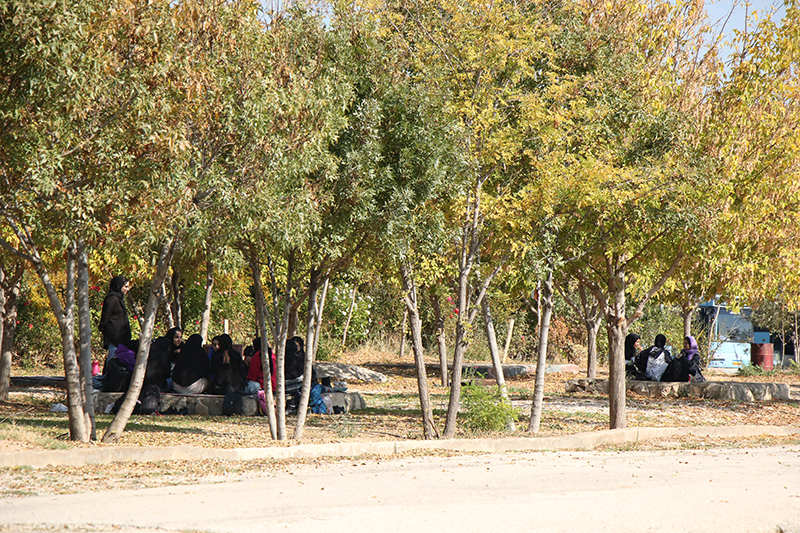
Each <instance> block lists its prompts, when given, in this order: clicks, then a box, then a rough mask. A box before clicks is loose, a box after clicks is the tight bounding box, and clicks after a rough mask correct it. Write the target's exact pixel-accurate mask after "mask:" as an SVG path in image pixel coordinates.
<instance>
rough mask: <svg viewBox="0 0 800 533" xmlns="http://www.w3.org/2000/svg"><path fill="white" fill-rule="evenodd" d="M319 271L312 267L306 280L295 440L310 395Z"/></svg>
mask: <svg viewBox="0 0 800 533" xmlns="http://www.w3.org/2000/svg"><path fill="white" fill-rule="evenodd" d="M319 276H320V271H319V270H316V269H313V270H312V271H311V276H310V279H309V280H308V314H307V315H306V342H305V344H306V359H305V361H304V365H303V388H302V389H301V391H300V405H299V406H298V407H297V420H296V422H295V426H294V435H293V436H292V438H293V439H295V440H300V439H301V438H303V429H304V427H305V423H306V414H307V413H308V398H309V396H310V395H311V373H312V372H313V368H314V350H313V346H314V331H315V330H316V323H317V305H316V303H317V289H318V287H319V285H320V279H319Z"/></svg>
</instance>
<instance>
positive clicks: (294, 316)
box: [286, 304, 300, 339]
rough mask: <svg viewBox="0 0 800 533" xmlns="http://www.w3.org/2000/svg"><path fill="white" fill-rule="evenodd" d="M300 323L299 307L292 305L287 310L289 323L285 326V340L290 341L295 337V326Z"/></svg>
mask: <svg viewBox="0 0 800 533" xmlns="http://www.w3.org/2000/svg"><path fill="white" fill-rule="evenodd" d="M299 323H300V306H299V304H298V305H292V307H291V308H290V309H289V323H288V325H287V326H286V327H287V329H286V338H287V339H291V338H292V337H294V336H295V335H297V324H299Z"/></svg>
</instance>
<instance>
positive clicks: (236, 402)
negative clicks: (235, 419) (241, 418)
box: [222, 392, 242, 416]
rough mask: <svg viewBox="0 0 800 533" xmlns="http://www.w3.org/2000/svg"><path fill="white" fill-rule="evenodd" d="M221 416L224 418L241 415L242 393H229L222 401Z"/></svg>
mask: <svg viewBox="0 0 800 533" xmlns="http://www.w3.org/2000/svg"><path fill="white" fill-rule="evenodd" d="M222 414H223V415H226V416H230V415H240V414H242V393H241V392H229V393H227V394H226V395H225V398H224V399H223V400H222Z"/></svg>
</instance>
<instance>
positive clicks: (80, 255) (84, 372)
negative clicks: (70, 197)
mask: <svg viewBox="0 0 800 533" xmlns="http://www.w3.org/2000/svg"><path fill="white" fill-rule="evenodd" d="M77 259H78V291H77V294H78V327H79V330H78V331H79V335H78V337H79V339H80V357H79V361H80V369H81V386H82V388H83V417H84V421H85V424H86V427H88V428H89V432H90V439H91V440H96V439H97V428H96V425H95V419H94V387H93V385H92V322H91V320H92V314H91V309H90V307H89V256H88V253H87V251H86V244H85V243H84V242H83V240H79V241H78V243H77Z"/></svg>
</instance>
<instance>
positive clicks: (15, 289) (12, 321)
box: [0, 261, 25, 401]
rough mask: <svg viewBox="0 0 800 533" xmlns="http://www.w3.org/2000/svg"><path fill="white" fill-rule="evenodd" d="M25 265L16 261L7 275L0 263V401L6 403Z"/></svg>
mask: <svg viewBox="0 0 800 533" xmlns="http://www.w3.org/2000/svg"><path fill="white" fill-rule="evenodd" d="M24 270H25V263H24V262H22V261H17V262H16V263H15V265H14V271H13V273H12V274H10V275H9V273H8V272H6V268H5V265H3V264H2V263H0V314H1V315H2V316H0V401H8V391H9V389H10V387H11V362H12V361H11V360H12V356H13V354H14V339H15V337H16V332H17V302H18V301H19V295H20V290H21V286H22V273H23V272H24Z"/></svg>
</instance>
